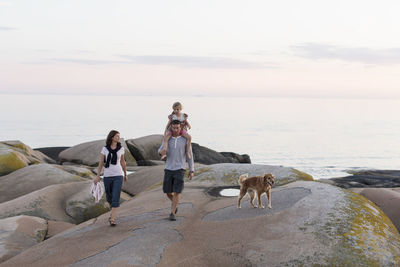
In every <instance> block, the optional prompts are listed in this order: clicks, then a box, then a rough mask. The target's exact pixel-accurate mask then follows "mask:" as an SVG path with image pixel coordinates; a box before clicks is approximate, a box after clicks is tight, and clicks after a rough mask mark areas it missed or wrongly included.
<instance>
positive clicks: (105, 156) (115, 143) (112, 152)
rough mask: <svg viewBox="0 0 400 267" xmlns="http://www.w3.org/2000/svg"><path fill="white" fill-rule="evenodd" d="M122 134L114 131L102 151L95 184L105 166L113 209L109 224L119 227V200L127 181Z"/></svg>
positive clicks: (108, 197)
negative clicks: (117, 219) (116, 219)
mask: <svg viewBox="0 0 400 267" xmlns="http://www.w3.org/2000/svg"><path fill="white" fill-rule="evenodd" d="M119 140H120V134H119V132H118V131H115V130H112V131H111V132H110V133H109V134H108V136H107V140H106V146H105V147H103V149H102V150H101V156H100V161H99V167H98V168H97V177H96V178H95V179H94V183H95V184H97V183H98V182H99V181H100V173H101V170H102V168H103V164H104V179H103V181H104V188H105V191H106V198H107V202H108V203H109V204H110V207H111V214H110V218H109V219H108V222H109V223H110V225H111V226H115V225H117V224H116V223H115V217H116V214H117V209H118V207H119V199H120V195H121V189H122V183H123V181H125V182H126V181H127V180H128V177H127V176H126V162H125V156H124V154H125V149H124V148H123V147H122V146H121V143H120V142H119Z"/></svg>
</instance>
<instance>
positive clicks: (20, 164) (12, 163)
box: [0, 151, 28, 176]
mask: <svg viewBox="0 0 400 267" xmlns="http://www.w3.org/2000/svg"><path fill="white" fill-rule="evenodd" d="M26 166H28V165H27V164H26V163H25V162H24V161H23V160H21V158H20V157H19V156H18V155H17V153H16V152H14V151H10V152H9V153H2V154H0V176H2V175H6V174H9V173H12V172H13V171H16V170H18V169H21V168H24V167H26Z"/></svg>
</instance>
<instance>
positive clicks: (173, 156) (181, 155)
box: [158, 136, 194, 172]
mask: <svg viewBox="0 0 400 267" xmlns="http://www.w3.org/2000/svg"><path fill="white" fill-rule="evenodd" d="M163 146H164V142H163V143H162V144H161V147H160V148H159V149H158V152H159V153H160V151H161V149H162V147H163ZM190 155H191V158H190V159H189V158H188V157H187V156H186V138H185V137H182V136H178V137H173V136H171V138H170V139H169V140H168V149H167V161H166V163H165V169H166V170H171V171H175V170H179V169H184V170H185V169H186V162H188V163H189V170H190V171H192V172H194V161H193V153H192V149H191V148H190Z"/></svg>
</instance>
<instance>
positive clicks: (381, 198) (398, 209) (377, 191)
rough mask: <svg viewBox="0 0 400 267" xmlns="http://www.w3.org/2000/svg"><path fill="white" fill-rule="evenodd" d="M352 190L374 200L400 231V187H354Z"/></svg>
mask: <svg viewBox="0 0 400 267" xmlns="http://www.w3.org/2000/svg"><path fill="white" fill-rule="evenodd" d="M352 191H354V192H356V193H358V194H360V195H362V196H364V197H365V198H367V199H369V200H370V201H372V202H374V203H375V205H377V206H378V207H379V208H380V209H381V210H382V211H383V212H385V214H386V215H387V216H388V217H389V218H390V220H391V221H392V222H393V224H394V225H395V226H396V228H397V230H398V231H400V188H353V189H352Z"/></svg>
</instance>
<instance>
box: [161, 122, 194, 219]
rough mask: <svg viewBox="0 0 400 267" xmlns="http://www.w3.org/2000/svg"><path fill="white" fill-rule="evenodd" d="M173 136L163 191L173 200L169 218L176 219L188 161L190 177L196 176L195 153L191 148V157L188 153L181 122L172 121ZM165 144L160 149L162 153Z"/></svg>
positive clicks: (169, 146) (168, 152)
mask: <svg viewBox="0 0 400 267" xmlns="http://www.w3.org/2000/svg"><path fill="white" fill-rule="evenodd" d="M171 131H172V135H171V138H170V139H169V140H168V149H167V161H166V163H165V169H164V182H163V192H164V193H166V194H167V197H168V198H169V199H170V200H171V214H170V215H169V219H170V220H171V221H176V218H175V214H176V213H177V212H178V203H179V199H180V195H181V193H182V190H183V183H184V182H183V178H184V176H185V169H186V161H187V162H188V163H189V179H190V180H192V178H193V176H194V162H193V154H192V151H191V150H190V155H191V157H190V159H189V158H187V154H186V139H185V138H184V137H183V136H181V122H180V121H178V120H174V121H172V123H171ZM163 146H164V144H161V147H160V148H159V149H158V152H159V153H160V151H161V149H162V148H163Z"/></svg>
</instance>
